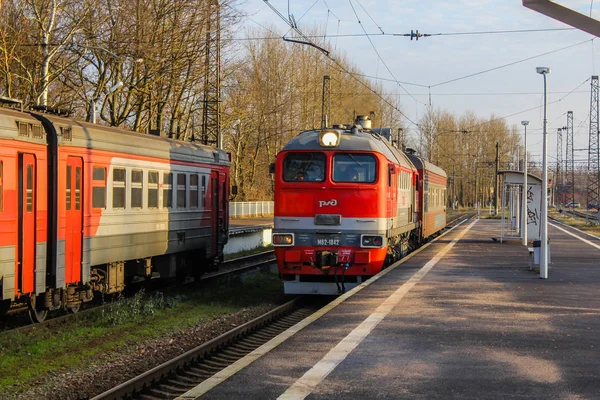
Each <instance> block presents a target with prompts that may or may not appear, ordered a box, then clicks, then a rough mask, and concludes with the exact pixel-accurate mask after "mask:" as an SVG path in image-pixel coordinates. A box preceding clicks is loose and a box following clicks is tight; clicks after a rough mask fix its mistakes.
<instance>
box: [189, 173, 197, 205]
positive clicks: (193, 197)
mask: <svg viewBox="0 0 600 400" xmlns="http://www.w3.org/2000/svg"><path fill="white" fill-rule="evenodd" d="M190 208H198V174H191V175H190Z"/></svg>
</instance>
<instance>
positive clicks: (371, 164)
mask: <svg viewBox="0 0 600 400" xmlns="http://www.w3.org/2000/svg"><path fill="white" fill-rule="evenodd" d="M376 171H377V161H376V159H375V157H374V156H372V155H370V154H350V153H347V154H342V153H339V154H336V155H334V156H333V181H334V182H363V183H373V182H375V178H376Z"/></svg>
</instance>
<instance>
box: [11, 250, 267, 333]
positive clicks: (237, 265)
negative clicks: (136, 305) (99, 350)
mask: <svg viewBox="0 0 600 400" xmlns="http://www.w3.org/2000/svg"><path fill="white" fill-rule="evenodd" d="M274 261H275V256H274V252H273V251H265V252H262V253H257V254H253V255H250V256H245V257H240V258H236V259H232V260H228V261H225V262H224V263H223V264H221V267H220V269H219V271H217V272H212V273H209V274H206V275H203V276H202V277H201V278H200V283H201V284H208V283H209V282H212V281H215V280H218V279H225V278H227V277H234V276H237V275H239V274H243V273H245V272H248V271H251V270H254V269H258V268H261V267H263V266H267V265H270V264H271V263H273V262H274ZM188 283H189V284H197V283H198V282H195V281H191V282H188ZM177 287H179V286H173V285H172V286H166V287H161V288H159V289H157V290H162V291H169V290H174V289H176V288H177ZM151 293H152V291H149V292H148V294H151ZM108 305H109V303H104V304H101V305H96V306H92V307H91V308H88V309H86V310H82V311H80V312H78V313H76V314H66V315H61V316H56V317H54V318H50V319H47V320H45V321H44V322H41V323H37V324H34V323H32V322H31V321H30V320H29V318H28V317H27V315H26V312H27V306H25V307H13V308H11V309H10V310H9V312H8V314H7V319H6V320H5V321H2V322H0V330H1V331H2V332H4V333H6V332H13V331H14V332H21V333H25V332H29V331H31V330H33V329H40V328H51V327H54V326H59V325H62V324H65V323H66V322H67V321H73V320H85V319H88V318H93V317H94V316H96V315H97V313H99V312H102V309H103V308H104V307H107V306H108Z"/></svg>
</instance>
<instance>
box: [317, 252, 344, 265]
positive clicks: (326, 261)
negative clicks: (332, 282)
mask: <svg viewBox="0 0 600 400" xmlns="http://www.w3.org/2000/svg"><path fill="white" fill-rule="evenodd" d="M315 264H316V266H317V267H319V268H321V269H328V268H329V267H332V266H336V265H338V264H339V257H338V253H336V252H333V251H328V250H318V251H316V253H315Z"/></svg>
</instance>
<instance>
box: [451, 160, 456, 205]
mask: <svg viewBox="0 0 600 400" xmlns="http://www.w3.org/2000/svg"><path fill="white" fill-rule="evenodd" d="M454 178H455V177H454V164H452V209H453V210H455V209H456V196H455V194H454V188H455V187H456V181H455V180H454Z"/></svg>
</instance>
